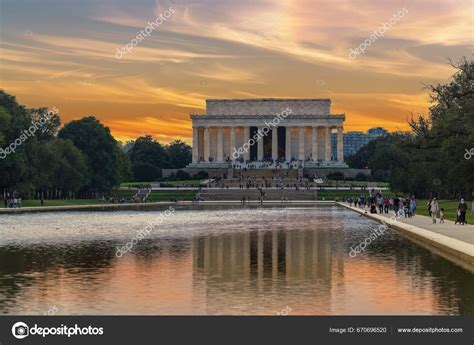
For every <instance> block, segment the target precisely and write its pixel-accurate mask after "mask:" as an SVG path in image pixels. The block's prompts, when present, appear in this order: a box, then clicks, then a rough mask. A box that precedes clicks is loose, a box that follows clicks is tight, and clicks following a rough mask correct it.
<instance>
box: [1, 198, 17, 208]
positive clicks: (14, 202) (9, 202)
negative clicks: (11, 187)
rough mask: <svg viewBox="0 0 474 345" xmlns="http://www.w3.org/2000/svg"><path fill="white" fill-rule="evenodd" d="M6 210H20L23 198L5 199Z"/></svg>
mask: <svg viewBox="0 0 474 345" xmlns="http://www.w3.org/2000/svg"><path fill="white" fill-rule="evenodd" d="M4 202H5V208H20V207H21V198H8V199H4Z"/></svg>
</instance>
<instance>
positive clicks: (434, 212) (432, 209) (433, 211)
mask: <svg viewBox="0 0 474 345" xmlns="http://www.w3.org/2000/svg"><path fill="white" fill-rule="evenodd" d="M438 208H439V205H438V201H437V200H436V198H433V199H432V200H431V202H430V214H431V218H432V219H433V224H436V215H437V214H438Z"/></svg>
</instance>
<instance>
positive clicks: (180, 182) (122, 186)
mask: <svg viewBox="0 0 474 345" xmlns="http://www.w3.org/2000/svg"><path fill="white" fill-rule="evenodd" d="M201 181H202V180H200V179H199V180H179V181H154V182H123V183H121V184H120V187H121V188H128V187H129V186H131V187H137V186H140V185H159V184H160V183H166V184H171V185H173V186H174V185H177V184H192V185H196V186H197V185H199V184H200V183H201Z"/></svg>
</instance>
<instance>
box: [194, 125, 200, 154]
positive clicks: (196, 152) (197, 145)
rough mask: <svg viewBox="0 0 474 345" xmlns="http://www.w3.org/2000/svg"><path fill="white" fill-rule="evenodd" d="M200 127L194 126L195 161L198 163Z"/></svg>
mask: <svg viewBox="0 0 474 345" xmlns="http://www.w3.org/2000/svg"><path fill="white" fill-rule="evenodd" d="M198 133H199V129H198V127H193V163H197V162H198V160H199V144H198V142H199V136H198Z"/></svg>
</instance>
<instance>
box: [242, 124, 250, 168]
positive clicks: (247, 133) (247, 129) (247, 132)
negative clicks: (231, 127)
mask: <svg viewBox="0 0 474 345" xmlns="http://www.w3.org/2000/svg"><path fill="white" fill-rule="evenodd" d="M249 139H250V127H248V126H245V127H244V142H243V145H244V146H245V147H247V146H248V141H249ZM246 144H247V145H246ZM249 160H250V147H249V148H248V151H247V152H245V151H244V161H249Z"/></svg>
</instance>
